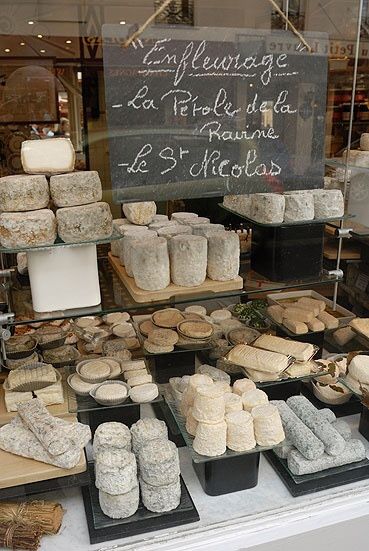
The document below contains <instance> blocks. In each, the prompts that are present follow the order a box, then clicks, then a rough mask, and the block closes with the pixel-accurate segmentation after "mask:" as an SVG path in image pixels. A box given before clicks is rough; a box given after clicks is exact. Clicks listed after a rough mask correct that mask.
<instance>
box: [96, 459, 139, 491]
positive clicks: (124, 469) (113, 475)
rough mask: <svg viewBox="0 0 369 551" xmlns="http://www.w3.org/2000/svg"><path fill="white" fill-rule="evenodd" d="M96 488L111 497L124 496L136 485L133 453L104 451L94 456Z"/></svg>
mask: <svg viewBox="0 0 369 551" xmlns="http://www.w3.org/2000/svg"><path fill="white" fill-rule="evenodd" d="M95 475H96V480H95V485H96V488H98V489H99V490H102V491H103V492H106V493H107V494H111V495H115V496H116V495H119V494H125V493H127V492H129V491H130V490H132V488H134V487H135V486H136V485H137V464H136V458H135V456H134V455H133V453H131V452H128V451H126V450H117V449H108V448H107V449H106V450H105V451H101V452H100V453H98V454H97V455H96V462H95Z"/></svg>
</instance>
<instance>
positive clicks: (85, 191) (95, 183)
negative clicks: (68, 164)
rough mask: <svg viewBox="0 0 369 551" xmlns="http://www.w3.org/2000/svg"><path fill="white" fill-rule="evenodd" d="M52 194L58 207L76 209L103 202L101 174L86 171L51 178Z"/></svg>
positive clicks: (94, 171)
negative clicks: (80, 206)
mask: <svg viewBox="0 0 369 551" xmlns="http://www.w3.org/2000/svg"><path fill="white" fill-rule="evenodd" d="M50 194H51V198H52V200H53V201H54V203H55V206H57V207H75V206H78V205H87V204H89V203H96V202H98V201H101V198H102V188H101V181H100V178H99V174H98V173H97V172H96V170H86V171H80V172H71V173H69V174H58V175H55V176H51V178H50Z"/></svg>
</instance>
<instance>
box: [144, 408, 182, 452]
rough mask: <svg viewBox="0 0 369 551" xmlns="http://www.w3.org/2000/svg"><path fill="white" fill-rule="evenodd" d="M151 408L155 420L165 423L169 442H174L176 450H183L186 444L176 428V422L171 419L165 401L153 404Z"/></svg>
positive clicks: (171, 416) (170, 413)
mask: <svg viewBox="0 0 369 551" xmlns="http://www.w3.org/2000/svg"><path fill="white" fill-rule="evenodd" d="M152 408H153V410H154V412H155V415H156V417H157V419H161V420H162V421H165V423H166V425H167V427H168V438H169V440H171V441H172V442H174V443H175V445H176V446H177V448H183V447H184V446H185V445H186V442H185V441H184V438H183V436H182V434H181V432H180V430H179V428H178V425H177V423H176V420H175V419H174V417H173V413H172V412H171V410H170V408H169V406H168V404H167V403H166V401H165V400H163V401H162V402H158V403H154V404H152Z"/></svg>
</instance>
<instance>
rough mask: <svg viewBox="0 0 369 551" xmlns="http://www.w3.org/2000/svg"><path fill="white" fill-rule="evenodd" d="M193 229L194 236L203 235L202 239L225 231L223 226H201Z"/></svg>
mask: <svg viewBox="0 0 369 551" xmlns="http://www.w3.org/2000/svg"><path fill="white" fill-rule="evenodd" d="M191 227H192V233H193V234H194V235H201V236H202V237H209V235H213V233H216V232H220V231H224V229H225V228H224V226H223V224H199V225H197V226H196V225H195V226H191Z"/></svg>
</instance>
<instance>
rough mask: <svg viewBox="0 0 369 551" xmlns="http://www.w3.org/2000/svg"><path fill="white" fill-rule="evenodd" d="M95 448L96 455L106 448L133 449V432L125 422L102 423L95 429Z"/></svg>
mask: <svg viewBox="0 0 369 551" xmlns="http://www.w3.org/2000/svg"><path fill="white" fill-rule="evenodd" d="M93 449H94V454H95V456H96V455H97V454H98V453H99V452H101V451H105V450H106V449H116V450H126V451H128V452H130V451H131V432H130V430H129V428H128V427H127V426H126V425H124V424H123V423H118V422H116V421H110V422H107V423H101V425H99V426H98V427H97V429H96V431H95V435H94V442H93Z"/></svg>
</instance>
